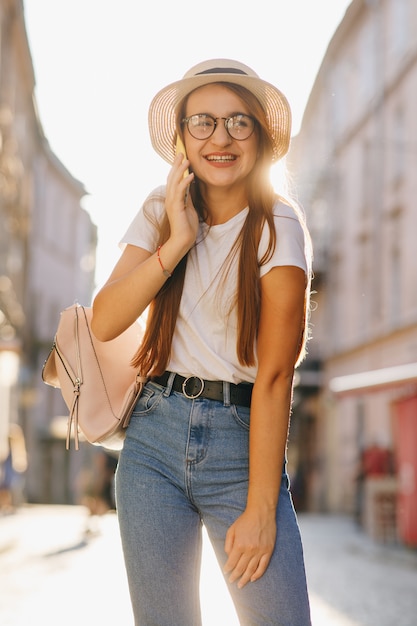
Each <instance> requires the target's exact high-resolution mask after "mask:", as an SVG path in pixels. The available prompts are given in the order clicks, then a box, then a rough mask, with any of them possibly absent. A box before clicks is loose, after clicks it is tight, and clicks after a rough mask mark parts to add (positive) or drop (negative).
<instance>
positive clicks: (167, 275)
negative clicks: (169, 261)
mask: <svg viewBox="0 0 417 626" xmlns="http://www.w3.org/2000/svg"><path fill="white" fill-rule="evenodd" d="M161 248H162V246H159V247H158V250H157V251H156V255H157V257H158V261H159V265H160V266H161V270H162V273H163V275H164V276H165V277H166V278H171V276H172V274H171V272H169V271H168V270H167V269H165V267H164V266H163V265H162V261H161V255H160V252H161Z"/></svg>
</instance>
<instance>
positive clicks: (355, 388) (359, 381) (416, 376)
mask: <svg viewBox="0 0 417 626" xmlns="http://www.w3.org/2000/svg"><path fill="white" fill-rule="evenodd" d="M407 383H417V363H407V364H406V365H396V366H394V367H385V368H384V369H380V370H370V371H368V372H361V373H359V374H349V375H347V376H336V377H335V378H332V379H331V380H330V383H329V387H330V390H331V391H332V392H333V393H336V394H354V393H355V394H358V393H359V392H361V391H378V390H380V389H384V388H391V387H398V386H400V385H405V384H407Z"/></svg>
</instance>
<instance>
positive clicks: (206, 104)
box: [184, 84, 258, 191]
mask: <svg viewBox="0 0 417 626" xmlns="http://www.w3.org/2000/svg"><path fill="white" fill-rule="evenodd" d="M199 113H206V114H208V115H210V116H212V117H213V118H215V119H217V118H229V117H231V116H232V115H235V114H237V113H243V114H245V115H250V114H251V112H250V111H249V109H248V107H247V105H246V104H245V103H244V102H243V100H241V98H239V97H238V96H237V94H235V93H233V92H232V91H230V89H228V88H227V87H226V86H224V85H220V84H211V85H205V86H204V87H200V88H199V89H196V90H195V91H193V92H192V93H191V94H190V96H189V97H188V101H187V106H186V110H185V117H190V116H194V115H197V114H199ZM184 142H185V147H186V150H187V156H188V158H189V160H190V162H191V167H192V169H193V171H194V173H195V175H196V177H197V178H198V179H199V181H200V182H201V183H202V184H203V185H204V186H206V188H210V187H217V188H223V189H225V190H226V189H227V190H228V191H231V190H233V191H236V190H237V189H240V190H242V188H244V186H245V181H246V178H247V176H248V175H249V174H250V172H251V171H252V169H253V167H254V165H255V163H256V157H257V149H258V137H257V132H256V130H255V132H253V133H252V134H251V135H250V137H248V138H247V139H244V140H243V141H239V140H236V139H233V138H232V137H231V136H230V135H229V133H228V132H227V130H226V128H225V124H224V120H222V119H217V125H216V128H215V130H214V133H213V134H212V135H211V137H209V138H208V139H203V140H202V139H196V138H195V137H193V136H192V135H191V134H190V133H189V131H188V128H187V125H185V126H184Z"/></svg>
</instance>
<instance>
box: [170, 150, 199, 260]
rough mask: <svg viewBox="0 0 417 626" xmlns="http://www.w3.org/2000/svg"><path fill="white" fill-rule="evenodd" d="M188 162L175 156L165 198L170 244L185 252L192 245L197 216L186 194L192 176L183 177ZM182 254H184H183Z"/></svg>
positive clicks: (195, 235)
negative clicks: (174, 244) (175, 243)
mask: <svg viewBox="0 0 417 626" xmlns="http://www.w3.org/2000/svg"><path fill="white" fill-rule="evenodd" d="M189 165H190V162H189V161H188V160H187V159H186V158H185V157H184V156H183V155H182V154H177V156H176V157H175V159H174V163H173V165H172V168H171V170H170V172H169V174H168V178H167V186H166V198H165V210H166V212H167V216H168V220H169V224H170V228H171V235H170V239H171V240H172V243H174V242H177V244H178V245H179V246H180V248H183V249H184V250H185V252H188V250H189V249H190V248H191V247H192V246H193V245H194V243H195V240H196V237H197V230H198V214H197V212H196V210H195V208H194V205H193V202H192V200H191V195H190V194H189V193H188V187H189V185H190V184H191V183H192V181H193V178H194V174H193V172H191V173H190V174H189V175H188V176H184V174H185V172H186V170H187V168H188V167H189ZM185 252H184V254H185Z"/></svg>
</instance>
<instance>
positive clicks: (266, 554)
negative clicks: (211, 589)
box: [224, 509, 276, 589]
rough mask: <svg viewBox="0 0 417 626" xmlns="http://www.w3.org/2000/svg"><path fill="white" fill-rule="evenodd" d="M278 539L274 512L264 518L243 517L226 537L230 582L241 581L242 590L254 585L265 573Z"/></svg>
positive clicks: (251, 514) (226, 569)
mask: <svg viewBox="0 0 417 626" xmlns="http://www.w3.org/2000/svg"><path fill="white" fill-rule="evenodd" d="M275 539H276V522H275V511H274V512H273V513H268V515H267V516H262V515H261V514H260V513H259V512H258V511H253V512H252V511H249V510H248V509H247V510H246V511H244V513H242V515H241V516H240V517H238V519H237V520H236V521H235V522H234V524H232V526H230V528H229V530H228V531H227V534H226V541H225V546H224V548H225V552H226V554H227V556H228V559H227V562H226V565H225V567H224V573H225V574H230V575H229V582H231V583H233V582H235V581H238V585H237V586H238V587H239V589H241V588H242V587H244V586H245V585H246V584H247V583H248V582H255V580H258V579H259V578H260V577H261V576H262V575H263V574H264V573H265V571H266V569H267V567H268V564H269V561H270V559H271V556H272V553H273V550H274V546H275Z"/></svg>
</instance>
